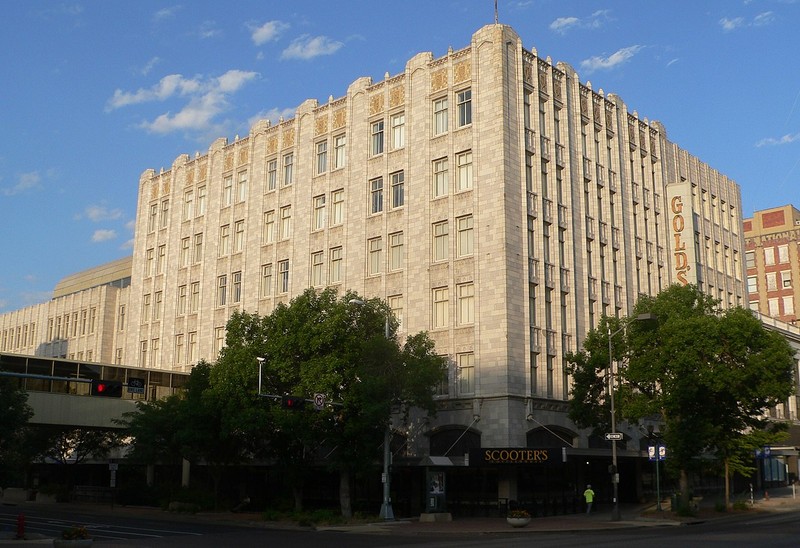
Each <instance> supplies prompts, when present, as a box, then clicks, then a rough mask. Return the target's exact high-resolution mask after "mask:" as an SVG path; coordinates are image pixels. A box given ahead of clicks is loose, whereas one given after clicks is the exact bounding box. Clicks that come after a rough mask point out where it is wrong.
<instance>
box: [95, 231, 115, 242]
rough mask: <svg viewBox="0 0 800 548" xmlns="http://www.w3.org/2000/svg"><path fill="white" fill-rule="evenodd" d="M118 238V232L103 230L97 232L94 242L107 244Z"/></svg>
mask: <svg viewBox="0 0 800 548" xmlns="http://www.w3.org/2000/svg"><path fill="white" fill-rule="evenodd" d="M116 237H117V231H116V230H109V229H104V228H101V229H99V230H95V231H94V234H92V241H93V242H107V241H108V240H113V239H114V238H116Z"/></svg>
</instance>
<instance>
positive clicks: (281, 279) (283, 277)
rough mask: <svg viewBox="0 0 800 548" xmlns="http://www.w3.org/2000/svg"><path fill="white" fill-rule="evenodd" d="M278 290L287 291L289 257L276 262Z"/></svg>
mask: <svg viewBox="0 0 800 548" xmlns="http://www.w3.org/2000/svg"><path fill="white" fill-rule="evenodd" d="M278 284H279V285H278V291H279V292H281V293H287V292H288V291H289V259H284V260H283V261H281V262H279V263H278Z"/></svg>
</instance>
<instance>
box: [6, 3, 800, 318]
mask: <svg viewBox="0 0 800 548" xmlns="http://www.w3.org/2000/svg"><path fill="white" fill-rule="evenodd" d="M0 5H1V6H2V7H3V10H2V11H3V17H2V19H0V51H1V52H2V55H0V130H1V131H2V138H0V223H2V224H1V225H0V226H2V228H1V229H0V234H2V240H1V241H2V248H0V249H1V250H2V255H0V313H2V312H7V311H11V310H16V309H19V308H23V307H25V306H29V305H32V304H37V303H41V302H45V301H47V300H48V299H50V298H51V296H52V290H53V288H54V287H55V285H56V284H57V283H58V281H59V280H61V279H62V278H64V277H65V276H68V275H70V274H73V273H76V272H80V271H82V270H85V269H87V268H92V267H94V266H98V265H101V264H103V263H106V262H109V261H112V260H116V259H119V258H122V257H126V256H129V255H130V254H131V253H132V237H133V222H134V216H135V211H136V199H137V187H138V182H139V176H140V175H141V173H142V172H143V171H145V170H146V169H150V168H152V169H155V170H156V171H158V170H159V169H161V168H162V167H163V168H165V169H168V168H169V167H170V166H171V165H172V163H173V161H174V160H175V158H177V157H178V156H179V155H181V154H189V155H190V156H194V154H195V152H196V151H200V153H201V154H203V153H205V152H207V151H208V147H209V146H210V144H211V143H212V142H213V141H214V140H215V139H216V138H218V137H227V138H228V139H229V140H230V141H232V140H233V139H234V138H235V136H236V135H240V136H246V135H247V134H248V133H249V129H250V127H251V126H252V125H253V123H254V122H255V121H257V120H259V119H270V120H272V121H273V122H276V121H277V120H278V118H279V117H281V116H283V117H284V118H290V117H293V116H294V111H295V109H296V108H297V107H298V106H299V105H300V104H301V103H302V102H303V101H304V100H306V99H317V100H319V101H320V103H324V102H326V101H327V100H328V97H329V96H333V97H334V98H339V97H342V96H344V95H345V94H346V92H347V87H348V86H349V85H350V84H351V83H352V82H353V81H354V80H356V79H358V78H360V77H362V76H367V77H371V78H372V79H373V80H375V81H380V80H381V79H383V76H384V74H385V73H387V72H388V73H389V74H390V75H392V76H394V75H397V74H400V73H402V72H403V71H404V69H405V64H406V61H408V60H409V59H410V58H411V57H413V56H414V55H416V54H417V53H420V52H431V53H432V54H433V56H434V58H439V57H442V56H444V55H446V54H447V50H448V47H452V48H453V49H454V50H459V49H462V48H464V47H467V46H469V44H470V40H471V37H472V35H473V33H474V32H475V31H477V30H478V29H480V28H481V27H483V26H484V25H487V24H492V23H493V22H494V18H495V2H494V1H493V0H425V1H420V0H405V1H402V2H397V1H384V0H370V1H366V0H338V1H330V0H325V1H322V0H291V1H286V0H280V1H277V0H237V1H235V2H220V1H219V0H215V1H213V2H212V1H206V0H191V1H190V0H175V1H173V2H170V1H164V2H161V1H155V0H137V1H135V2H131V1H129V0H64V1H60V0H49V1H44V0H0ZM497 6H498V7H497V14H498V16H499V22H500V23H503V24H506V25H510V26H511V27H513V28H514V30H515V31H516V32H517V33H518V34H519V35H520V37H521V38H522V42H523V45H524V47H525V48H526V49H528V50H531V49H533V48H535V49H536V50H537V52H538V55H539V56H540V57H542V58H546V57H548V56H549V57H550V58H551V59H552V62H553V63H557V62H558V61H564V62H566V63H568V64H570V65H571V66H572V67H573V68H574V69H575V70H576V71H577V72H578V75H579V77H580V80H581V81H582V82H584V83H585V82H587V81H589V82H591V83H592V88H593V89H594V90H599V89H603V91H604V92H605V93H606V94H608V93H614V94H616V95H618V96H619V97H621V98H622V100H623V101H624V102H625V104H626V105H627V106H628V109H629V110H630V111H636V112H637V113H638V114H639V116H640V117H641V118H647V119H648V120H651V121H652V120H658V121H659V122H661V123H662V124H663V125H664V126H665V128H666V132H667V137H668V139H669V140H670V141H672V142H674V143H677V144H678V145H679V146H680V147H681V148H683V149H685V150H687V151H689V152H690V153H691V154H693V155H695V156H697V157H698V158H700V159H701V160H702V161H704V162H706V163H708V164H709V165H711V166H712V167H714V168H715V169H717V170H718V171H719V172H721V173H723V174H725V175H727V176H728V177H730V178H732V179H733V180H735V181H736V182H737V183H738V184H739V185H740V186H741V190H742V205H743V215H744V216H745V217H749V216H751V215H752V213H753V211H756V210H760V209H766V208H770V207H777V206H781V205H785V204H792V205H794V206H795V207H798V208H800V184H799V183H800V66H799V65H800V64H799V63H798V62H797V60H796V54H797V51H798V49H800V34H799V33H798V32H797V27H798V23H800V0H708V1H703V0H669V1H666V2H654V1H647V0H498V2H497Z"/></svg>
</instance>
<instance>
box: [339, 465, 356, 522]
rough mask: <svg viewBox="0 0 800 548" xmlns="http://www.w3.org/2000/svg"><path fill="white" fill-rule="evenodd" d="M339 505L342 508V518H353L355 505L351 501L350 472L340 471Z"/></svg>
mask: <svg viewBox="0 0 800 548" xmlns="http://www.w3.org/2000/svg"><path fill="white" fill-rule="evenodd" d="M339 505H340V506H341V508H342V517H343V518H345V519H350V518H352V517H353V504H352V501H351V499H350V471H349V470H340V471H339Z"/></svg>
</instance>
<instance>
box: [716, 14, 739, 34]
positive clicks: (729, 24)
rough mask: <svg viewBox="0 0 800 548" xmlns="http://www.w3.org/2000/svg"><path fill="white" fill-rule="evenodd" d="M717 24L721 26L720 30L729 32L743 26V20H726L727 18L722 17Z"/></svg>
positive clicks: (735, 18)
mask: <svg viewBox="0 0 800 548" xmlns="http://www.w3.org/2000/svg"><path fill="white" fill-rule="evenodd" d="M719 24H720V25H721V26H722V30H724V31H726V32H730V31H732V30H736V29H737V28H739V27H741V26H744V18H743V17H734V18H733V19H728V18H727V17H723V18H722V19H720V20H719Z"/></svg>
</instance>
